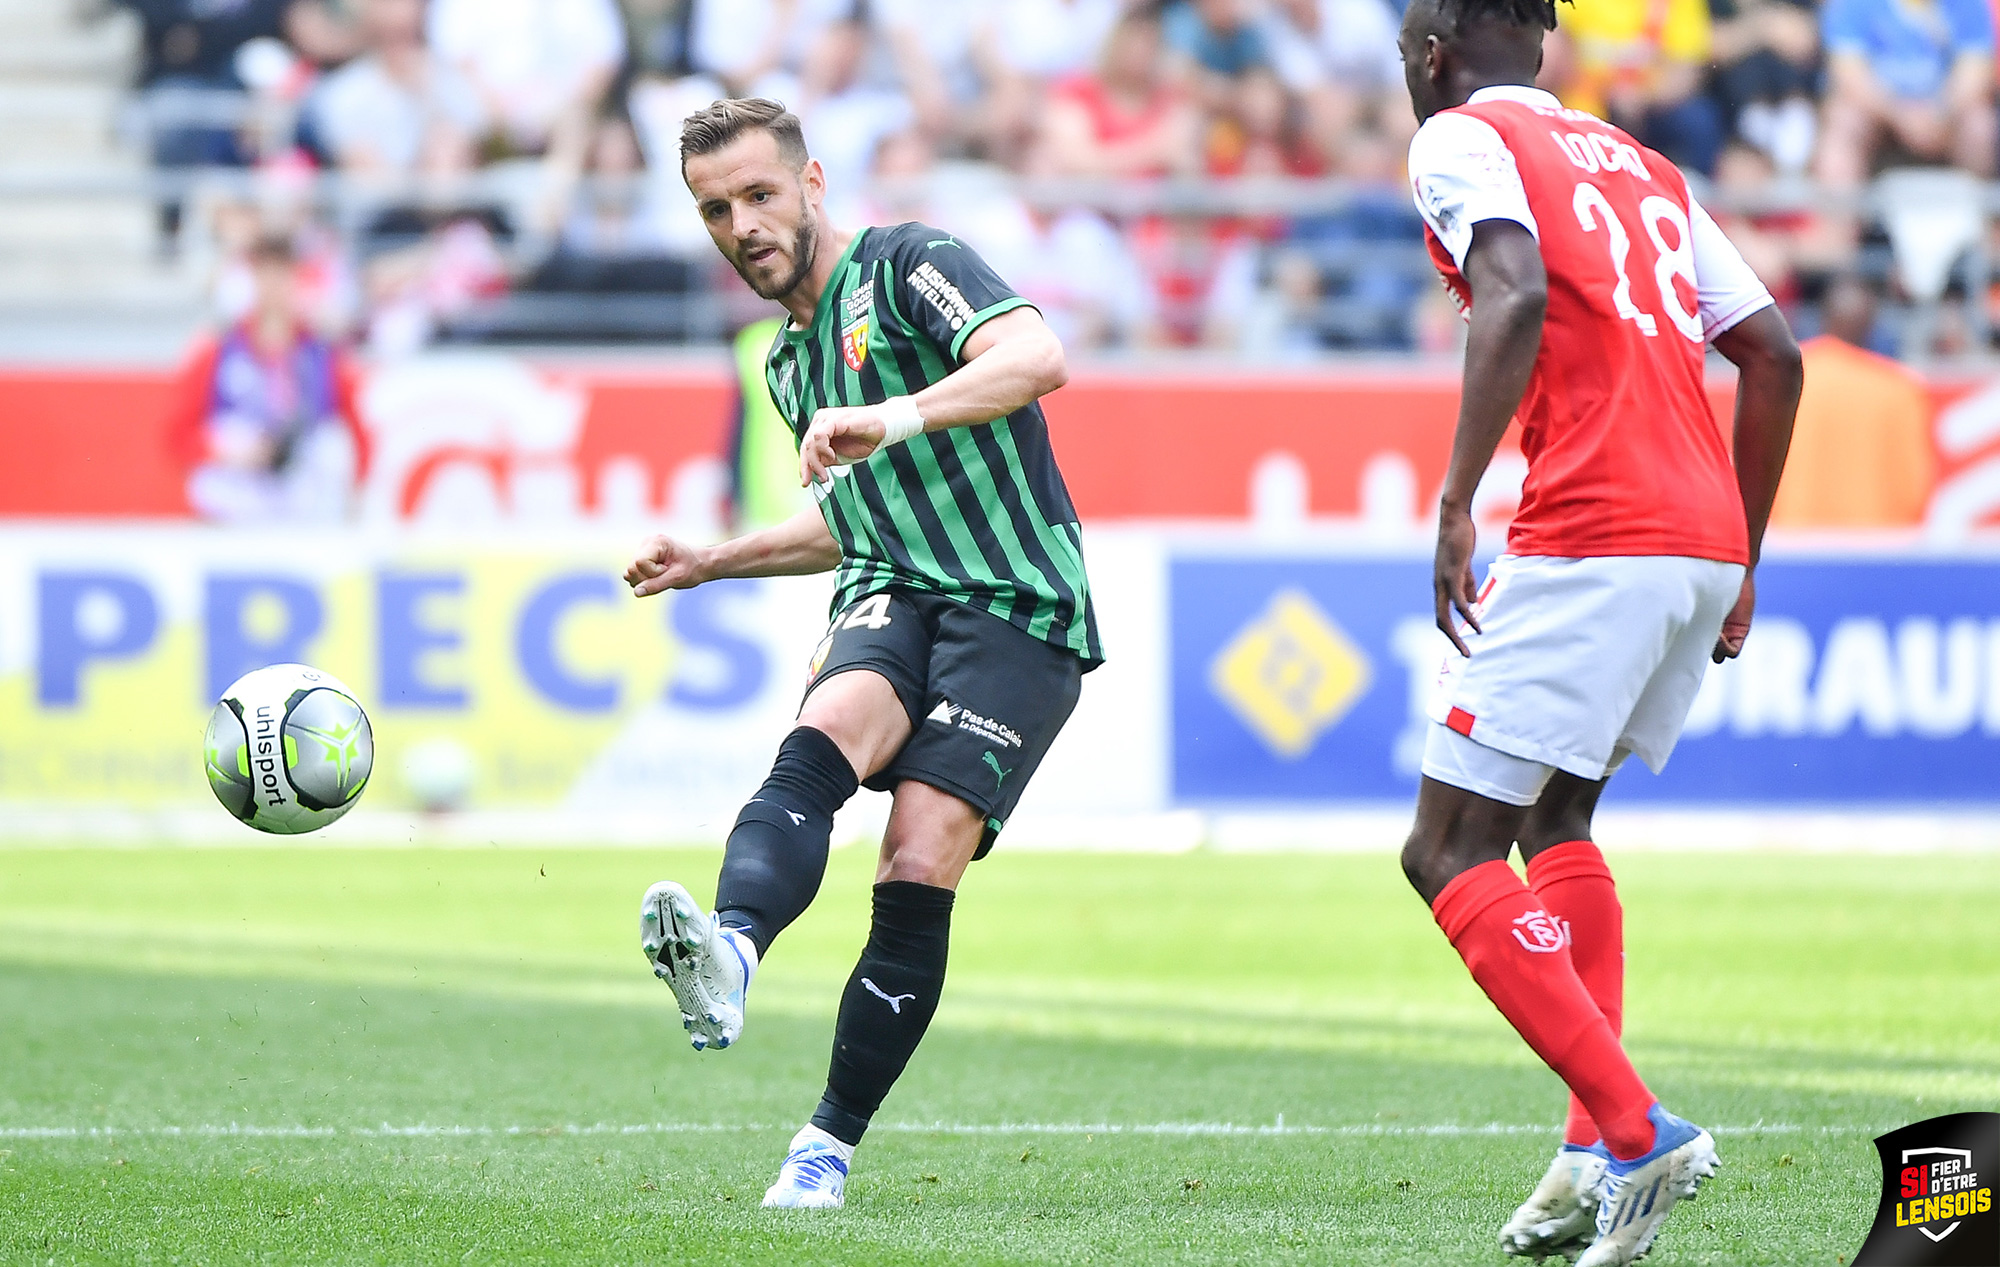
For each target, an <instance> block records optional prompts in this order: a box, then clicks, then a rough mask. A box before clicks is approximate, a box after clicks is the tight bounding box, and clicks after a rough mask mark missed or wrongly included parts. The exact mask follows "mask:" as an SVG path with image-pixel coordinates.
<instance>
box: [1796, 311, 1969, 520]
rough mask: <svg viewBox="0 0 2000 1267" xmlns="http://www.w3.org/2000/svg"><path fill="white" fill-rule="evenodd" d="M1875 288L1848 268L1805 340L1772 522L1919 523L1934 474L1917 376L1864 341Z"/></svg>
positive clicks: (1926, 409)
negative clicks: (1822, 322) (1821, 327)
mask: <svg viewBox="0 0 2000 1267" xmlns="http://www.w3.org/2000/svg"><path fill="white" fill-rule="evenodd" d="M1874 325H1875V296H1874V294H1873V293H1872V292H1871V291H1870V290H1869V289H1868V287H1867V286H1866V285H1865V284H1864V283H1862V282H1861V281H1860V280H1859V279H1857V278H1854V277H1845V278H1842V279H1841V280H1839V281H1837V282H1836V283H1834V284H1833V286H1831V287H1830V288H1829V290H1828V293H1827V296H1826V332H1825V333H1824V334H1822V335H1820V336H1819V337H1818V338H1814V339H1808V340H1806V342H1805V344H1804V346H1803V348H1802V349H1801V350H1802V351H1803V353H1804V355H1805V363H1806V380H1805V383H1806V385H1805V393H1804V395H1803V396H1801V397H1800V400H1799V414H1798V421H1797V423H1796V424H1795V425H1794V427H1793V430H1792V448H1791V453H1790V456H1788V457H1787V458H1786V459H1785V478H1784V482H1783V483H1782V484H1781V485H1780V486H1779V488H1778V500H1777V504H1776V505H1775V506H1774V507H1773V508H1772V511H1771V525H1772V526H1773V527H1776V528H1881V527H1898V526H1913V525H1915V524H1917V523H1920V522H1921V521H1922V520H1923V516H1924V507H1925V504H1926V503H1927V502H1928V500H1929V498H1930V492H1931V485H1932V483H1933V481H1934V479H1935V476H1936V465H1937V459H1936V455H1935V454H1934V452H1933V451H1932V447H1931V404H1930V395H1929V393H1928V392H1927V391H1926V390H1925V389H1924V384H1923V380H1922V379H1921V378H1919V377H1918V376H1917V375H1916V374H1915V373H1914V372H1913V371H1911V370H1908V369H1905V368H1904V367H1903V366H1901V365H1898V364H1897V363H1896V362H1894V361H1892V360H1890V359H1889V358H1888V357H1885V356H1878V355H1877V354H1875V353H1874V352H1871V351H1869V350H1868V344H1869V342H1870V337H1871V331H1872V330H1873V328H1874Z"/></svg>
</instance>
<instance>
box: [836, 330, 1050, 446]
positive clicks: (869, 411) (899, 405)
mask: <svg viewBox="0 0 2000 1267" xmlns="http://www.w3.org/2000/svg"><path fill="white" fill-rule="evenodd" d="M960 355H961V356H962V357H963V358H964V361H965V363H964V364H963V365H961V366H959V367H958V368H957V369H956V370H953V371H952V372H951V373H949V374H947V375H945V376H944V377H943V378H941V379H939V380H938V381H937V382H935V383H932V384H931V385H930V386H929V387H926V388H925V389H924V390H922V391H920V392H918V393H916V394H915V395H914V396H905V397H898V398H897V399H895V400H891V401H887V402H884V403H883V404H880V405H862V406H857V407H854V408H835V409H822V410H820V411H819V412H818V413H816V414H814V415H813V420H812V425H811V426H810V427H809V428H807V430H806V434H805V439H804V440H802V441H801V442H800V444H799V483H800V484H802V485H809V484H813V483H817V482H821V481H824V480H826V479H827V478H828V472H829V470H830V469H831V468H833V467H835V466H839V465H841V464H842V463H846V462H859V461H861V460H862V459H864V458H866V457H867V456H868V455H870V454H871V453H873V452H875V450H876V449H878V448H880V447H881V446H882V445H883V444H894V443H897V442H899V441H902V440H907V439H909V438H910V437H911V436H914V435H916V434H918V433H919V432H920V431H943V430H945V429H947V428H950V427H963V426H969V425H973V424H976V423H982V422H992V421H993V420H994V419H996V418H1005V417H1006V416H1007V415H1008V414H1011V413H1013V412H1014V411H1015V410H1017V409H1022V408H1025V407H1026V406H1028V405H1029V404H1031V403H1032V402H1034V401H1036V400H1039V399H1041V398H1042V397H1043V396H1046V395H1048V394H1049V393H1050V392H1052V391H1054V390H1055V389H1056V388H1058V387H1061V386H1062V385H1063V384H1064V383H1067V382H1068V381H1069V366H1068V363H1067V362H1066V361H1065V359H1064V357H1063V346H1062V340H1060V339H1058V338H1056V335H1055V331H1053V330H1051V329H1049V327H1048V325H1047V323H1045V322H1044V321H1043V320H1042V314H1041V313H1039V312H1036V311H1035V310H1034V309H1033V308H1015V309H1013V310H1012V311H1011V312H1003V313H1001V314H1000V315H999V316H996V317H993V318H991V319H989V320H987V321H985V322H984V323H982V324H981V325H980V326H979V327H978V328H977V329H975V330H974V331H973V332H972V333H971V334H970V335H968V336H967V337H966V340H965V346H964V348H963V349H961V351H960Z"/></svg>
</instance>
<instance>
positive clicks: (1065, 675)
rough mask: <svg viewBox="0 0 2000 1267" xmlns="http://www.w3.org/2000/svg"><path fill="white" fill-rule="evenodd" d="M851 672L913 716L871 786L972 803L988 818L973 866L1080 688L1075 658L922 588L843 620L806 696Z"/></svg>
mask: <svg viewBox="0 0 2000 1267" xmlns="http://www.w3.org/2000/svg"><path fill="white" fill-rule="evenodd" d="M850 669H873V670H874V671H875V672H877V673H880V674H881V675H882V676H883V677H885V678H887V679H888V680H889V684H890V685H891V686H893V687H894V688H895V690H896V696H897V698H898V699H900V700H901V701H902V702H903V708H904V710H905V711H907V712H908V713H909V715H910V726H911V731H910V738H909V742H907V743H905V744H904V745H903V748H902V751H900V752H898V753H897V754H896V756H895V758H894V759H893V760H891V761H890V762H889V764H888V766H887V767H886V768H884V769H883V770H881V771H880V772H878V773H877V774H875V775H874V777H872V778H870V779H868V780H866V781H865V783H864V786H866V787H868V788H871V789H873V790H875V791H877V792H889V791H894V790H895V788H896V785H897V784H899V783H901V782H902V781H903V780H905V779H913V780H915V781H916V782H918V783H927V784H929V785H930V786H931V787H934V788H937V789H938V790H940V791H943V792H949V793H951V794H952V795H953V796H956V797H958V798H959V799H960V800H962V801H964V802H966V803H967V804H969V805H971V806H972V807H973V808H974V809H976V810H978V811H979V812H980V813H981V814H982V815H984V816H985V819H986V834H985V836H984V838H983V839H982V840H981V841H980V842H979V852H978V853H976V854H974V855H973V856H974V857H975V858H983V857H985V856H986V854H987V852H988V851H989V850H991V849H992V848H993V840H994V837H995V836H996V835H998V834H999V831H1000V829H1001V828H1002V827H1003V826H1005V825H1006V822H1007V816H1008V815H1009V814H1011V813H1012V812H1013V810H1014V806H1015V804H1016V803H1017V802H1018V801H1019V800H1020V799H1021V789H1022V788H1023V787H1025V786H1026V785H1027V782H1028V780H1029V778H1030V777H1032V776H1033V775H1034V773H1035V768H1036V767H1037V766H1039V765H1040V764H1041V763H1042V757H1043V756H1044V755H1045V754H1047V752H1048V750H1049V745H1050V744H1051V743H1054V742H1055V737H1056V734H1057V732H1058V731H1060V730H1061V729H1062V728H1063V723H1064V722H1066V721H1068V720H1069V715H1070V711H1071V710H1072V709H1074V708H1075V707H1076V699H1077V693H1078V691H1079V690H1080V689H1081V687H1082V682H1083V661H1082V660H1081V659H1079V658H1078V657H1077V656H1076V655H1075V654H1074V653H1072V652H1069V651H1066V650H1064V649H1063V648H1061V647H1058V646H1055V645H1053V644H1051V643H1047V642H1043V641H1042V640H1041V639H1040V638H1037V637H1035V636H1034V635H1033V634H1030V633H1027V632H1025V631H1024V630H1021V629H1018V628H1016V627H1014V626H1013V625H1010V624H1008V623H1007V622H1006V621H1004V620H1002V619H1000V618H999V617H998V616H994V615H992V614H990V613H987V612H983V611H981V610H979V609H978V608H976V607H971V606H968V605H966V604H965V603H961V602H958V601H956V600H954V599H949V598H944V597H941V596H939V595H936V594H926V593H921V592H917V591H913V590H882V591H878V592H876V593H874V594H870V595H868V596H867V597H865V598H862V599H860V600H859V601H858V602H856V603H854V604H853V605H852V606H850V607H848V608H847V609H846V610H845V611H842V612H841V613H840V614H839V615H838V616H836V617H834V620H833V625H832V627H831V628H829V629H828V630H827V633H826V637H825V638H824V639H822V640H821V641H820V644H819V648H818V650H816V651H815V652H814V653H813V662H812V668H811V678H810V680H809V681H808V683H807V685H806V694H808V695H810V694H812V691H813V688H814V687H816V686H818V685H819V684H820V683H821V682H824V681H826V680H827V679H828V678H830V677H833V676H835V675H836V674H840V673H845V672H847V671H848V670H850Z"/></svg>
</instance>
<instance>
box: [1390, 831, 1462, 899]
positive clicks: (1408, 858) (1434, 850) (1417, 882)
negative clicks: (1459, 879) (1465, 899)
mask: <svg viewBox="0 0 2000 1267" xmlns="http://www.w3.org/2000/svg"><path fill="white" fill-rule="evenodd" d="M1442 853H1443V849H1442V847H1441V846H1440V844H1439V842H1438V841H1436V840H1433V839H1431V838H1430V837H1429V836H1428V835H1426V834H1424V833H1423V832H1421V831H1414V832H1411V833H1410V838H1409V839H1408V840H1406V841H1404V842H1403V858H1402V862H1403V878H1404V879H1406V880H1408V881H1409V882H1410V887H1411V888H1413V889H1415V890H1416V891H1417V893H1418V895H1419V896H1420V897H1422V898H1423V899H1424V901H1426V902H1428V901H1431V900H1432V899H1433V898H1435V897H1436V896H1437V894H1438V892H1439V891H1440V890H1442V889H1443V888H1444V886H1445V885H1446V884H1449V883H1450V882H1451V877H1450V876H1444V877H1442V878H1440V877H1439V875H1438V872H1439V870H1440V861H1441V855H1442Z"/></svg>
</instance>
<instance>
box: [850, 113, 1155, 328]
mask: <svg viewBox="0 0 2000 1267" xmlns="http://www.w3.org/2000/svg"><path fill="white" fill-rule="evenodd" d="M873 175H874V181H873V184H872V188H873V190H874V194H875V203H874V205H873V207H872V208H871V209H870V215H869V217H868V223H870V224H901V223H903V222H905V221H909V220H921V221H923V222H924V223H926V224H934V225H940V226H942V225H950V226H951V231H952V232H953V233H955V234H958V235H959V236H960V237H962V238H963V239H964V240H965V241H967V242H969V243H971V244H972V245H973V246H975V247H976V248H978V250H979V253H980V254H981V255H982V256H984V257H985V258H986V262H987V263H989V264H991V265H992V266H993V268H994V270H995V271H996V272H998V273H1000V274H1001V275H1002V276H1004V277H1006V278H1007V279H1008V281H1009V282H1011V283H1012V284H1013V286H1014V288H1015V289H1016V290H1017V291H1019V292H1020V293H1021V294H1022V295H1023V296H1025V297H1026V298H1027V299H1028V301H1029V302H1031V303H1033V304H1034V305H1035V306H1036V307H1037V308H1039V309H1040V310H1041V313H1042V317H1043V319H1044V320H1046V321H1047V322H1048V323H1049V328H1050V329H1052V330H1054V331H1055V332H1056V334H1057V336H1058V337H1060V338H1061V339H1062V341H1063V343H1064V344H1065V345H1066V346H1068V347H1070V348H1072V349H1074V350H1084V349H1089V348H1099V347H1105V346H1109V345H1111V344H1113V343H1117V342H1126V341H1130V340H1131V339H1132V338H1133V337H1134V336H1136V335H1137V333H1138V332H1139V330H1140V329H1142V328H1143V327H1144V326H1145V324H1146V322H1147V320H1148V318H1149V317H1150V315H1151V314H1150V313H1149V312H1148V311H1147V308H1146V298H1147V297H1146V294H1145V291H1144V288H1142V287H1139V286H1135V285H1133V279H1134V278H1135V277H1137V276H1138V275H1139V268H1138V265H1137V263H1136V261H1134V260H1133V258H1132V256H1131V253H1130V252H1129V251H1127V250H1126V248H1125V243H1124V242H1123V240H1121V239H1120V238H1119V236H1118V231H1117V230H1116V229H1114V228H1112V227H1111V225H1110V223H1109V222H1108V221H1106V220H1105V219H1104V217H1103V216H1101V215H1098V214H1097V213H1096V212H1094V211H1091V210H1088V209H1086V208H1082V207H1070V208H1066V209H1063V210H1059V211H1040V210H1037V209H1035V208H1033V207H1030V206H1029V205H1028V204H1027V203H1026V202H1024V201H1023V200H1022V199H1021V197H1020V195H1019V194H1018V193H1017V192H1015V190H1014V188H1013V186H1012V184H1011V182H1010V181H1009V179H1008V177H1007V175H1006V173H1005V172H1003V171H1001V170H1000V169H998V168H995V167H993V166H990V165H987V164H982V163H958V164H952V165H949V166H946V167H940V166H939V165H938V164H937V163H936V161H935V159H934V155H933V152H932V149H931V145H930V141H929V139H928V138H926V137H925V136H924V134H923V133H921V132H919V131H916V130H914V129H912V130H910V131H906V132H901V133H898V134H897V135H895V136H891V137H889V138H887V139H886V140H884V141H883V142H882V144H881V146H880V147H879V148H878V149H877V150H876V155H875V168H874V172H873Z"/></svg>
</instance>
